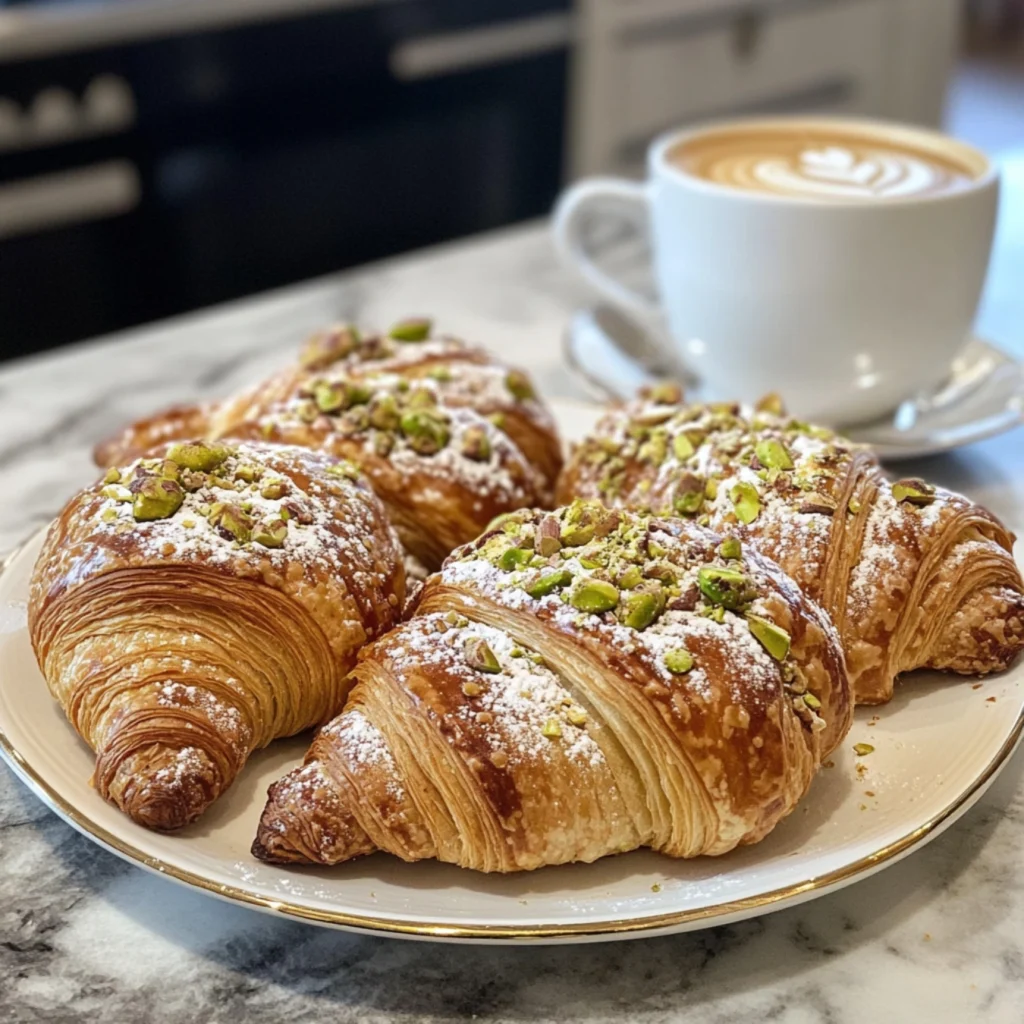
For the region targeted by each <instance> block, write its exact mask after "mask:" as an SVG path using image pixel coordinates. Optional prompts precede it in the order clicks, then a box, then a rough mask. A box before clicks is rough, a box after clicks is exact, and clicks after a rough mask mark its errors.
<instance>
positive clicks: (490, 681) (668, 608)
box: [253, 502, 852, 872]
mask: <svg viewBox="0 0 1024 1024" xmlns="http://www.w3.org/2000/svg"><path fill="white" fill-rule="evenodd" d="M353 675H354V677H355V679H356V680H357V683H356V686H355V688H354V689H353V691H352V694H351V696H350V698H349V700H348V703H347V705H346V707H345V710H344V711H343V712H342V714H341V715H340V716H339V717H337V718H336V719H335V720H334V721H332V722H331V723H330V724H329V725H327V726H326V727H325V728H324V729H323V730H321V732H320V733H319V735H318V736H317V737H316V739H315V740H314V742H313V745H312V747H311V749H310V751H309V754H308V756H307V758H306V761H305V763H304V764H303V765H302V766H301V767H300V768H297V769H296V770H294V771H293V772H291V773H290V774H289V775H287V776H285V778H283V779H282V780H281V781H280V782H278V783H276V784H274V785H273V786H272V787H271V788H270V793H269V800H268V803H267V806H266V809H265V810H264V812H263V817H262V819H261V821H260V825H259V831H258V835H257V838H256V841H255V843H254V846H253V852H254V853H255V854H256V856H258V857H260V858H262V859H264V860H267V861H272V862H279V863H315V864H335V863H338V862H340V861H345V860H349V859H351V858H353V857H356V856H359V855H361V854H366V853H370V852H372V851H374V850H386V851H387V852H389V853H392V854H394V855H396V856H398V857H401V858H402V859H403V860H407V861H414V860H421V859H424V858H436V859H438V860H442V861H447V862H450V863H453V864H458V865H461V866H463V867H467V868H473V869H475V870H478V871H502V872H507V871H519V870H529V869H532V868H537V867H541V866H543V865H548V864H561V863H565V862H568V861H593V860H596V859H597V858H599V857H603V856H606V855H608V854H612V853H621V852H624V851H627V850H633V849H636V848H638V847H642V846H646V847H651V848H652V849H655V850H659V851H661V852H662V853H665V854H668V855H669V856H673V857H695V856H698V855H700V854H721V853H725V852H727V851H729V850H731V849H733V848H734V847H736V846H737V845H738V844H741V843H753V842H757V841H758V840H759V839H761V838H762V837H763V836H765V835H766V834H767V833H768V832H769V831H771V829H772V828H773V827H774V826H775V825H776V824H777V823H778V822H779V821H780V820H781V819H782V818H784V817H785V816H786V815H787V814H788V813H789V812H790V811H791V810H792V809H793V807H794V806H795V805H796V803H797V802H798V801H799V800H800V798H801V797H802V796H803V795H804V793H805V792H806V791H807V788H808V786H809V785H810V783H811V780H812V778H813V777H814V774H815V772H816V770H817V768H818V766H819V764H820V763H821V760H822V758H823V757H825V756H826V755H827V754H828V752H829V751H830V750H831V749H832V748H833V747H834V746H835V745H836V744H837V743H838V742H839V741H840V740H841V739H842V737H843V736H844V734H845V733H846V731H847V728H848V727H849V724H850V718H851V709H852V702H851V699H850V692H849V686H848V681H847V677H846V673H845V669H844V664H843V655H842V650H841V647H840V644H839V639H838V636H837V635H836V633H835V631H834V629H833V627H832V625H831V623H830V622H829V620H828V618H827V616H826V615H825V614H824V613H823V612H822V611H821V610H820V609H819V608H818V606H817V605H816V604H814V602H812V601H810V600H809V599H808V598H806V597H805V596H804V595H803V594H801V593H800V591H799V589H798V588H797V587H796V586H795V584H794V583H793V582H792V581H791V580H790V579H789V578H788V577H786V576H785V575H784V574H783V573H782V571H781V570H780V569H779V568H778V566H776V565H775V564H773V563H772V562H770V561H768V560H767V559H766V558H764V557H763V556H761V555H759V554H757V553H755V552H754V551H753V550H752V549H747V548H744V547H743V546H742V545H741V544H740V542H739V541H738V540H737V539H736V538H734V537H730V538H726V539H725V540H724V541H723V540H722V538H720V537H718V536H716V535H715V534H713V533H711V532H710V531H708V530H705V529H703V528H701V527H699V526H697V525H696V524H694V523H692V522H689V521H685V520H674V521H666V520H658V519H652V518H650V517H643V516H639V515H634V514H632V513H626V512H610V511H608V510H606V509H605V508H604V507H603V506H601V505H600V504H598V503H597V502H590V503H576V504H574V505H573V506H571V507H570V508H568V509H562V510H560V511H558V512H554V513H548V514H546V513H544V512H540V511H530V510H524V511H521V512H515V513H512V514H510V515H509V516H507V517H505V519H504V520H503V521H502V523H501V524H500V525H499V526H497V527H496V528H495V529H492V530H491V531H489V532H488V533H485V534H484V535H483V536H482V537H480V538H479V539H478V540H477V541H475V542H474V543H472V544H470V545H467V546H466V547H463V548H462V549H460V550H459V551H457V552H455V553H454V554H453V555H452V556H451V557H450V558H449V559H448V560H447V561H446V563H445V566H444V568H443V569H442V571H441V572H440V573H438V574H436V575H435V576H433V577H431V578H430V579H429V580H428V581H427V583H426V585H425V588H424V590H423V593H422V596H421V599H420V602H419V606H418V609H417V611H416V614H415V616H414V617H413V618H412V619H410V620H409V621H407V622H405V623H403V624H402V625H400V626H399V627H398V628H396V629H395V630H393V631H392V632H391V633H389V634H388V635H387V636H386V637H383V638H382V639H380V640H378V641H376V642H375V643H374V644H372V645H371V646H370V647H368V648H367V649H366V650H364V652H363V654H362V655H361V657H360V661H359V664H358V666H357V668H356V669H355V671H354V673H353Z"/></svg>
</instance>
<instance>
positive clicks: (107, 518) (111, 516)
mask: <svg viewBox="0 0 1024 1024" xmlns="http://www.w3.org/2000/svg"><path fill="white" fill-rule="evenodd" d="M100 519H102V520H103V521H104V522H105V523H112V522H113V521H114V520H115V519H117V509H116V508H105V509H104V510H103V511H102V512H101V513H100Z"/></svg>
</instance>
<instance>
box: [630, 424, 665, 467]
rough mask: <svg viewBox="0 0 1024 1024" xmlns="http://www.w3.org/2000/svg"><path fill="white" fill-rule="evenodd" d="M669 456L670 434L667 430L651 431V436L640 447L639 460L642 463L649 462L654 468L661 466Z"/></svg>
mask: <svg viewBox="0 0 1024 1024" xmlns="http://www.w3.org/2000/svg"><path fill="white" fill-rule="evenodd" d="M667 454H668V433H667V432H666V431H665V430H654V431H651V436H650V437H649V438H648V439H647V440H646V441H644V443H643V444H642V445H640V449H639V451H638V452H637V458H638V459H639V460H640V461H641V462H649V463H650V464H651V465H652V466H660V465H661V464H662V463H663V462H664V461H665V456H666V455H667Z"/></svg>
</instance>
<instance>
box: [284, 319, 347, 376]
mask: <svg viewBox="0 0 1024 1024" xmlns="http://www.w3.org/2000/svg"><path fill="white" fill-rule="evenodd" d="M359 342H360V334H359V331H358V329H357V328H355V327H353V326H352V325H351V324H345V325H343V326H340V327H335V328H333V329H332V330H329V331H323V332H321V333H320V334H315V335H313V337H312V338H310V339H309V341H307V342H306V344H305V346H304V347H303V349H302V352H301V353H300V354H299V363H300V365H302V366H303V367H304V368H306V369H308V370H312V369H319V368H322V367H325V366H329V365H330V364H331V363H334V362H337V361H338V360H339V359H344V358H345V357H346V356H350V355H351V354H352V353H353V352H354V351H355V350H356V348H357V347H358V346H359Z"/></svg>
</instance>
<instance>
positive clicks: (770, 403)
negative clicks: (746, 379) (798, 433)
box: [754, 391, 786, 416]
mask: <svg viewBox="0 0 1024 1024" xmlns="http://www.w3.org/2000/svg"><path fill="white" fill-rule="evenodd" d="M754 409H755V410H756V411H757V412H766V413H768V414H769V415H771V416H785V415H786V404H785V403H784V402H783V401H782V396H781V395H780V394H779V393H778V392H777V391H772V392H770V393H769V394H767V395H765V396H764V397H763V398H760V399H758V401H757V404H756V405H755V406H754Z"/></svg>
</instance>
